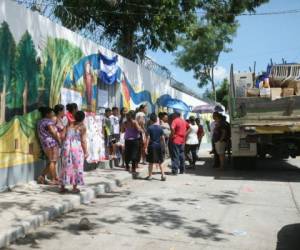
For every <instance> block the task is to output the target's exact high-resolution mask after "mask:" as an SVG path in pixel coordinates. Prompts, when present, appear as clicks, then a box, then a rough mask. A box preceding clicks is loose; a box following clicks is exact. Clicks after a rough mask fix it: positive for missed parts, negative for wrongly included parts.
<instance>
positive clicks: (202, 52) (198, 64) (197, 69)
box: [176, 23, 237, 88]
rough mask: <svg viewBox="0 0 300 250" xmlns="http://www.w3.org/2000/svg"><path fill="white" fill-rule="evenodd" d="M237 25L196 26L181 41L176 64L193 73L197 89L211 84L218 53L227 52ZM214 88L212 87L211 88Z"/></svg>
mask: <svg viewBox="0 0 300 250" xmlns="http://www.w3.org/2000/svg"><path fill="white" fill-rule="evenodd" d="M236 29H237V24H236V23H234V24H227V23H220V24H219V25H216V26H215V25H213V24H200V23H199V24H198V25H195V26H193V27H191V30H190V31H189V33H188V35H187V36H186V39H183V40H182V47H183V49H182V50H181V51H180V52H178V53H177V59H176V63H177V65H178V66H180V67H182V68H183V69H185V70H186V71H191V70H193V71H194V77H195V78H196V79H199V87H203V86H205V85H207V84H208V83H209V82H213V80H214V79H213V75H212V70H213V69H214V67H215V66H216V64H217V62H218V60H219V55H220V53H221V52H222V51H223V52H227V51H229V49H228V48H227V47H226V45H227V44H229V43H231V41H232V37H233V35H234V34H235V32H236ZM213 88H214V86H213Z"/></svg>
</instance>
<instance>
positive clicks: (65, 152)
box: [60, 111, 88, 193]
mask: <svg viewBox="0 0 300 250" xmlns="http://www.w3.org/2000/svg"><path fill="white" fill-rule="evenodd" d="M74 118H75V122H74V123H71V124H70V125H69V127H68V129H67V132H66V138H65V141H64V143H63V146H62V171H61V174H60V184H61V190H60V192H61V193H65V192H66V191H68V190H67V189H66V188H65V185H73V192H74V193H79V192H80V190H79V189H78V188H77V185H83V167H84V159H86V158H87V156H88V155H87V147H86V127H85V126H84V124H83V121H84V119H85V114H84V112H82V111H77V112H76V114H75V117H74Z"/></svg>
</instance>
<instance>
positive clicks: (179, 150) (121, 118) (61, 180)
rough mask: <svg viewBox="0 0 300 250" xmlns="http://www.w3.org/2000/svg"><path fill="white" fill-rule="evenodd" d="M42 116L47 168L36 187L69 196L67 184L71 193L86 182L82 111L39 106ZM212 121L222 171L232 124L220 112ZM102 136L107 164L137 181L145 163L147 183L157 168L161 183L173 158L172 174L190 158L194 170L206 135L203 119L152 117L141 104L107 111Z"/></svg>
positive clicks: (73, 107)
mask: <svg viewBox="0 0 300 250" xmlns="http://www.w3.org/2000/svg"><path fill="white" fill-rule="evenodd" d="M39 111H40V113H41V120H40V121H39V122H38V126H37V128H38V135H39V139H40V142H41V146H42V149H43V152H44V154H45V155H46V157H47V160H48V164H47V167H46V168H45V169H44V170H43V172H42V174H41V176H39V177H38V182H39V183H42V184H53V185H60V191H61V192H62V193H65V192H67V191H68V190H67V188H66V186H67V185H72V186H73V189H72V191H73V192H75V193H78V192H80V190H79V189H78V188H77V186H78V185H82V184H83V183H84V178H83V169H84V161H85V159H86V158H87V157H88V152H87V140H86V133H87V129H86V127H85V125H84V119H85V113H84V112H83V111H79V110H78V107H77V105H76V104H75V103H71V104H68V105H67V106H66V111H65V107H64V106H63V105H61V104H58V105H56V106H55V107H54V108H53V109H52V108H50V107H41V108H40V109H39ZM213 119H214V122H213V123H212V124H211V129H212V143H213V153H214V154H215V165H216V166H217V167H219V168H223V167H224V159H225V150H226V147H227V146H228V142H229V138H230V135H229V132H228V124H227V123H226V120H225V121H224V118H223V116H222V115H221V114H219V113H216V112H215V113H214V114H213ZM103 134H104V138H105V153H106V156H107V157H108V158H109V159H111V160H116V161H117V162H118V163H119V165H120V166H121V167H124V168H125V170H127V171H129V172H131V173H132V174H133V176H136V174H137V168H138V167H139V164H146V162H147V163H148V164H149V167H148V176H147V177H146V179H147V180H151V179H152V178H153V177H152V175H153V169H154V167H156V168H157V169H159V170H160V173H161V180H162V181H165V180H166V175H165V169H164V166H163V162H164V160H165V159H166V158H171V166H172V174H173V175H177V174H183V173H184V172H185V168H186V166H185V160H186V159H187V160H188V162H189V167H191V168H195V166H196V161H197V160H198V154H197V152H198V150H199V148H200V145H201V140H202V138H203V136H204V130H203V127H202V125H201V123H200V119H199V118H195V117H194V116H190V117H189V119H188V120H184V119H183V118H182V117H181V114H180V113H178V112H175V113H173V114H168V113H166V112H160V113H159V114H158V115H157V114H155V113H151V114H148V109H147V106H146V105H141V106H140V107H139V108H138V109H137V110H127V109H126V108H122V109H121V110H119V108H117V107H113V108H112V109H109V108H107V109H106V110H105V113H104V117H103ZM58 162H60V164H57V163H58ZM57 165H60V166H59V167H57Z"/></svg>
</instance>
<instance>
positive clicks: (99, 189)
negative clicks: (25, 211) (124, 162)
mask: <svg viewBox="0 0 300 250" xmlns="http://www.w3.org/2000/svg"><path fill="white" fill-rule="evenodd" d="M144 171H146V169H143V170H142V171H141V172H140V174H141V173H143V172H144ZM131 179H132V176H131V175H128V176H124V177H121V178H118V179H115V180H111V181H104V182H102V183H100V184H97V185H96V186H91V187H89V188H87V189H86V190H84V191H83V192H81V193H80V195H72V196H69V197H68V198H67V199H66V200H64V201H63V202H61V203H56V204H53V205H52V206H50V207H48V208H46V209H44V211H41V212H39V213H37V214H35V215H32V216H30V217H27V218H26V219H24V220H23V221H21V222H20V224H19V225H16V226H14V227H12V228H10V229H8V230H7V231H6V232H1V233H0V249H1V248H3V247H7V246H8V245H9V244H10V243H12V242H15V241H16V240H17V239H19V238H22V237H25V236H26V234H28V233H30V232H32V231H34V230H36V229H37V228H38V227H40V226H42V225H43V224H45V223H46V222H48V221H50V220H53V219H54V218H56V217H58V216H60V215H63V214H66V213H68V212H70V211H72V210H74V209H75V208H77V207H79V206H80V205H81V204H88V203H89V202H91V201H92V200H93V199H95V198H96V197H97V196H99V195H101V194H105V193H111V192H112V191H113V190H114V189H115V188H117V187H121V186H122V185H123V184H125V183H126V182H128V181H129V180H131Z"/></svg>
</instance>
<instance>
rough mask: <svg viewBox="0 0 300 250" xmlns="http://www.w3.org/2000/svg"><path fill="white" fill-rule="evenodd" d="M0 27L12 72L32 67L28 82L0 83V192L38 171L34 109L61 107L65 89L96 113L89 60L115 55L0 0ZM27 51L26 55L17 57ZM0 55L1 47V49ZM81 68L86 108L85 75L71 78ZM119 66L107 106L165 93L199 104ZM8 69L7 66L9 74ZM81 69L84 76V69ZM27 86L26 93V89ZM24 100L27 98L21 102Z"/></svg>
mask: <svg viewBox="0 0 300 250" xmlns="http://www.w3.org/2000/svg"><path fill="white" fill-rule="evenodd" d="M0 23H1V26H0V29H1V30H2V31H3V30H5V29H6V30H5V32H6V33H5V34H6V37H3V36H2V37H1V36H0V40H1V39H4V40H5V39H7V37H10V35H9V34H11V37H12V39H11V37H10V39H11V43H12V44H14V45H15V49H12V50H10V51H9V53H10V54H9V56H8V57H9V58H11V59H13V62H14V64H13V66H12V67H13V69H14V70H15V71H18V70H20V65H22V63H23V65H24V69H25V66H26V67H27V66H28V64H30V63H31V64H32V65H31V66H30V67H31V70H32V72H34V74H35V75H34V77H32V78H31V79H27V80H26V79H25V78H24V77H25V76H24V77H23V78H22V77H20V75H22V74H16V75H15V76H14V77H12V78H11V79H10V80H9V81H7V82H6V85H5V86H6V89H4V88H3V82H1V79H0V96H1V97H2V98H0V99H1V100H0V102H1V105H0V106H1V110H0V112H1V116H0V117H2V118H5V120H3V119H2V120H1V119H0V190H1V189H3V188H5V187H7V186H13V185H15V184H17V183H24V182H28V181H30V180H33V179H34V178H35V176H37V174H38V173H39V172H40V170H41V168H42V166H43V161H41V160H40V147H39V143H38V140H37V137H36V126H35V124H36V122H37V120H38V119H39V114H38V112H37V107H38V106H41V105H49V106H54V105H55V104H57V103H58V102H60V93H61V89H62V88H66V89H69V90H70V91H71V90H72V91H76V92H78V93H79V94H80V96H81V98H82V103H83V109H90V110H95V109H96V106H97V101H96V99H97V87H99V79H98V73H99V68H95V67H93V66H95V65H92V59H91V58H95V56H96V55H97V54H99V52H101V53H102V54H104V55H106V56H108V57H112V56H114V55H116V54H115V53H114V52H113V51H110V50H108V49H106V48H104V47H102V46H99V45H98V44H96V43H94V42H92V41H90V40H87V39H85V38H83V37H81V36H79V35H78V34H76V33H74V32H72V31H70V30H68V29H66V28H64V27H61V26H59V25H57V24H55V23H53V22H51V21H50V20H49V19H47V18H45V17H43V16H41V15H39V14H37V13H36V12H32V11H30V10H28V9H26V8H24V7H22V6H20V5H17V4H16V3H15V2H13V1H11V0H1V1H0ZM0 33H1V32H0ZM2 33H3V32H2ZM1 44H3V43H1V41H0V46H1ZM26 46H27V47H30V49H31V51H30V53H27V54H26V53H23V54H22V51H23V52H24V48H25V47H26ZM27 47H26V48H27ZM0 50H4V48H1V47H0ZM17 52H18V53H17ZM19 55H23V57H22V56H19ZM0 60H1V59H0ZM86 63H90V64H91V67H92V70H91V71H90V74H91V78H92V86H93V91H94V92H93V98H92V102H91V103H88V102H87V97H86V95H87V93H86V88H85V86H86V82H85V81H86V80H85V78H84V76H83V75H80V77H79V78H77V79H75V78H74V75H75V74H74V70H75V66H76V65H77V66H76V67H77V69H78V67H79V66H80V65H81V66H80V67H85V65H86ZM94 63H97V62H96V61H94ZM17 65H18V67H17ZM78 65H79V66H78ZM118 66H119V68H120V70H121V76H120V79H119V83H118V84H117V85H116V86H113V87H108V89H109V99H110V105H116V106H128V107H129V108H130V109H134V108H135V107H137V106H138V105H140V104H141V103H148V104H149V106H150V107H152V106H154V105H155V103H156V100H157V99H158V98H159V97H160V96H162V95H165V94H168V95H170V96H171V97H173V98H178V99H181V100H184V101H186V102H187V104H188V105H196V104H201V101H200V100H197V99H195V98H194V97H190V96H188V95H186V94H184V93H182V92H180V91H178V90H175V89H173V88H171V87H170V80H169V79H166V78H163V77H161V76H159V75H157V74H155V73H154V72H151V71H149V70H147V69H146V68H144V67H143V66H141V65H137V64H136V63H134V62H132V61H130V60H128V59H126V58H124V57H122V56H120V55H119V56H118ZM27 68H28V67H27ZM27 68H26V69H27ZM10 70H11V69H10V68H9V67H8V71H10ZM80 70H81V71H82V72H84V74H86V71H85V70H86V69H85V68H80ZM12 72H14V71H13V70H12V71H11V72H6V73H11V74H13V73H12ZM20 72H21V71H20ZM26 84H27V85H28V86H27V87H28V90H25V89H26V88H25V86H26ZM128 93H130V95H129V96H128ZM24 95H25V96H27V99H24ZM3 96H7V98H6V99H5V98H3ZM26 100H27V101H26ZM24 107H25V109H24ZM7 138H8V139H7ZM20 138H21V139H20Z"/></svg>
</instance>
